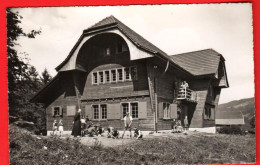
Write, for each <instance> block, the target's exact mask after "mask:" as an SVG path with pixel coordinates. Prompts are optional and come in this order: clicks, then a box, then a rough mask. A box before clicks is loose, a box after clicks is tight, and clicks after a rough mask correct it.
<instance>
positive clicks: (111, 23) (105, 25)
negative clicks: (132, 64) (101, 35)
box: [56, 15, 191, 75]
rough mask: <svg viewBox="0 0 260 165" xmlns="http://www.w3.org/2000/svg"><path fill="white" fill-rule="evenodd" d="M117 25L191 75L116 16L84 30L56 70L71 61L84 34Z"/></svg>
mask: <svg viewBox="0 0 260 165" xmlns="http://www.w3.org/2000/svg"><path fill="white" fill-rule="evenodd" d="M114 27H117V28H118V29H119V30H120V31H121V32H122V33H123V34H124V35H126V37H127V38H128V39H129V40H131V41H132V42H133V43H134V44H135V45H136V46H137V47H139V48H140V49H143V50H144V51H148V52H150V53H152V54H154V55H157V56H159V57H162V58H163V59H165V60H168V61H170V62H171V63H172V64H173V65H174V66H176V67H177V68H179V69H180V70H182V71H184V72H185V73H187V74H189V75H191V74H190V73H189V72H187V71H186V70H185V69H183V68H182V67H181V66H179V65H178V64H176V63H175V62H174V61H172V60H171V58H170V57H169V56H168V55H167V54H166V53H165V52H164V51H162V50H161V49H159V48H158V47H156V46H155V45H153V44H152V43H150V42H149V41H147V40H146V39H145V38H143V37H142V36H140V35H139V34H137V33H136V32H135V31H133V30H132V29H130V28H129V27H127V26H126V25H125V24H123V23H122V22H121V21H119V20H118V19H116V18H115V17H114V16H112V15H111V16H109V17H106V18H104V19H103V20H101V21H99V22H98V23H96V24H94V25H92V26H91V27H89V28H87V29H85V30H84V31H83V35H82V36H81V37H80V39H79V40H78V42H77V43H76V45H75V46H74V47H73V49H72V50H71V52H70V54H69V55H68V56H67V58H66V59H65V60H64V61H63V62H62V63H61V64H60V65H59V66H57V67H56V70H57V71H58V70H59V69H60V68H62V66H63V65H64V64H66V62H67V61H69V59H70V57H71V56H72V54H73V52H74V50H75V49H76V47H77V46H78V45H79V44H80V41H81V40H82V39H83V36H84V35H88V34H91V33H93V32H97V31H98V30H104V29H106V28H114Z"/></svg>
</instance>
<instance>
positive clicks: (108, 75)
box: [105, 71, 110, 83]
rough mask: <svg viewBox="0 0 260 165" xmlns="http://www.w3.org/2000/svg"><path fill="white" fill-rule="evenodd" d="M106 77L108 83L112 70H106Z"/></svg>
mask: <svg viewBox="0 0 260 165" xmlns="http://www.w3.org/2000/svg"><path fill="white" fill-rule="evenodd" d="M105 78H106V80H105V81H106V83H109V82H110V72H109V71H105Z"/></svg>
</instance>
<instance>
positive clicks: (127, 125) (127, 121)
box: [122, 112, 133, 139]
mask: <svg viewBox="0 0 260 165" xmlns="http://www.w3.org/2000/svg"><path fill="white" fill-rule="evenodd" d="M132 121H133V118H132V116H130V115H129V112H126V116H125V117H124V124H125V129H124V132H123V134H122V139H123V138H124V134H125V131H126V130H127V129H129V131H130V138H131V137H132V132H131V124H132Z"/></svg>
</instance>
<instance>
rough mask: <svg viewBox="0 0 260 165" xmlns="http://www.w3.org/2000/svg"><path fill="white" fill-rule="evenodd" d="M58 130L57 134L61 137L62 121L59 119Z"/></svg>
mask: <svg viewBox="0 0 260 165" xmlns="http://www.w3.org/2000/svg"><path fill="white" fill-rule="evenodd" d="M58 130H59V132H60V136H61V135H63V123H62V119H60V121H59V124H58Z"/></svg>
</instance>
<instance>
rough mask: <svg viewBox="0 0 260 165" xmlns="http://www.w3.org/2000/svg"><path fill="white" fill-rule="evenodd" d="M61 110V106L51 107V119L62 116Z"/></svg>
mask: <svg viewBox="0 0 260 165" xmlns="http://www.w3.org/2000/svg"><path fill="white" fill-rule="evenodd" d="M62 113H63V112H62V108H61V106H54V107H52V116H53V117H59V116H62Z"/></svg>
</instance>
